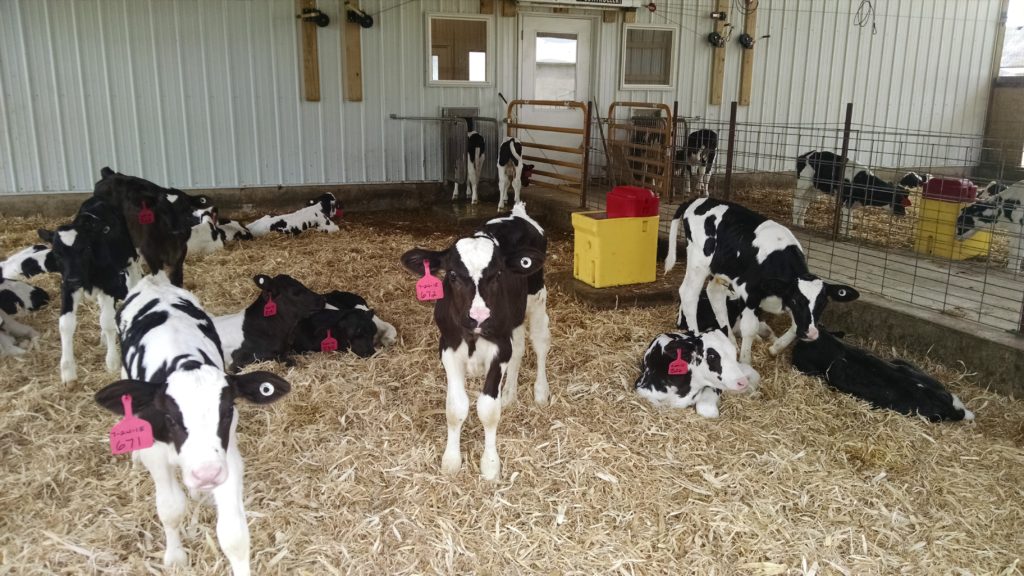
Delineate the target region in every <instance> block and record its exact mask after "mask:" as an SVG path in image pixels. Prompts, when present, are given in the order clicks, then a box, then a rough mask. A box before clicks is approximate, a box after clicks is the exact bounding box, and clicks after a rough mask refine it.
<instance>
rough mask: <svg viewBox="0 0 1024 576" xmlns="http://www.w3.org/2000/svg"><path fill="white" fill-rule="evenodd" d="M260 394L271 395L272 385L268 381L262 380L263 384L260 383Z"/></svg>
mask: <svg viewBox="0 0 1024 576" xmlns="http://www.w3.org/2000/svg"><path fill="white" fill-rule="evenodd" d="M260 394H262V395H264V396H273V395H274V385H273V384H271V383H270V382H264V383H263V384H260Z"/></svg>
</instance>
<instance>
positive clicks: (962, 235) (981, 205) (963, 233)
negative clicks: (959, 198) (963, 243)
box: [956, 193, 1012, 240]
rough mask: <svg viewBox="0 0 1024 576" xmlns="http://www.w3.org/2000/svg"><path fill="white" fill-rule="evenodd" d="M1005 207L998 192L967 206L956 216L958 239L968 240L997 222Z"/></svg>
mask: <svg viewBox="0 0 1024 576" xmlns="http://www.w3.org/2000/svg"><path fill="white" fill-rule="evenodd" d="M1003 208H1004V200H1003V197H1002V196H1000V195H999V194H998V193H994V194H989V195H987V196H985V197H984V198H982V199H980V200H978V201H977V202H974V203H973V204H971V205H969V206H965V207H964V208H963V209H962V210H960V215H959V216H957V218H956V237H957V240H966V239H968V238H970V237H971V236H974V235H975V234H977V233H978V231H979V230H981V229H982V228H985V227H987V226H992V225H993V224H995V222H996V220H998V219H999V214H1000V213H1001V212H1002V211H1003ZM1011 211H1012V210H1011Z"/></svg>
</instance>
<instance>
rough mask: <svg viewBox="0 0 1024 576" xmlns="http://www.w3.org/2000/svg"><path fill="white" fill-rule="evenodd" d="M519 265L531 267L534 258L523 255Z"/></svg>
mask: <svg viewBox="0 0 1024 576" xmlns="http://www.w3.org/2000/svg"><path fill="white" fill-rule="evenodd" d="M519 265H520V266H522V267H523V268H526V269H529V268H530V266H533V260H532V259H530V257H529V256H523V258H522V259H521V260H520V261H519Z"/></svg>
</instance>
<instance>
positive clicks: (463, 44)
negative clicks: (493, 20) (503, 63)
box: [430, 17, 488, 82]
mask: <svg viewBox="0 0 1024 576" xmlns="http://www.w3.org/2000/svg"><path fill="white" fill-rule="evenodd" d="M487 64H488V62H487V21H486V20H470V19H465V18H443V17H431V18H430V79H431V81H435V82H436V81H442V82H443V81H452V82H486V81H487Z"/></svg>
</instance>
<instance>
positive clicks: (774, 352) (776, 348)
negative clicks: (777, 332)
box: [748, 343, 782, 364]
mask: <svg viewBox="0 0 1024 576" xmlns="http://www.w3.org/2000/svg"><path fill="white" fill-rule="evenodd" d="M781 352H782V348H780V347H779V346H777V345H776V344H775V343H772V345H771V346H769V347H768V353H769V354H771V355H772V356H778V355H779V353H781ZM748 364H749V362H748Z"/></svg>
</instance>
